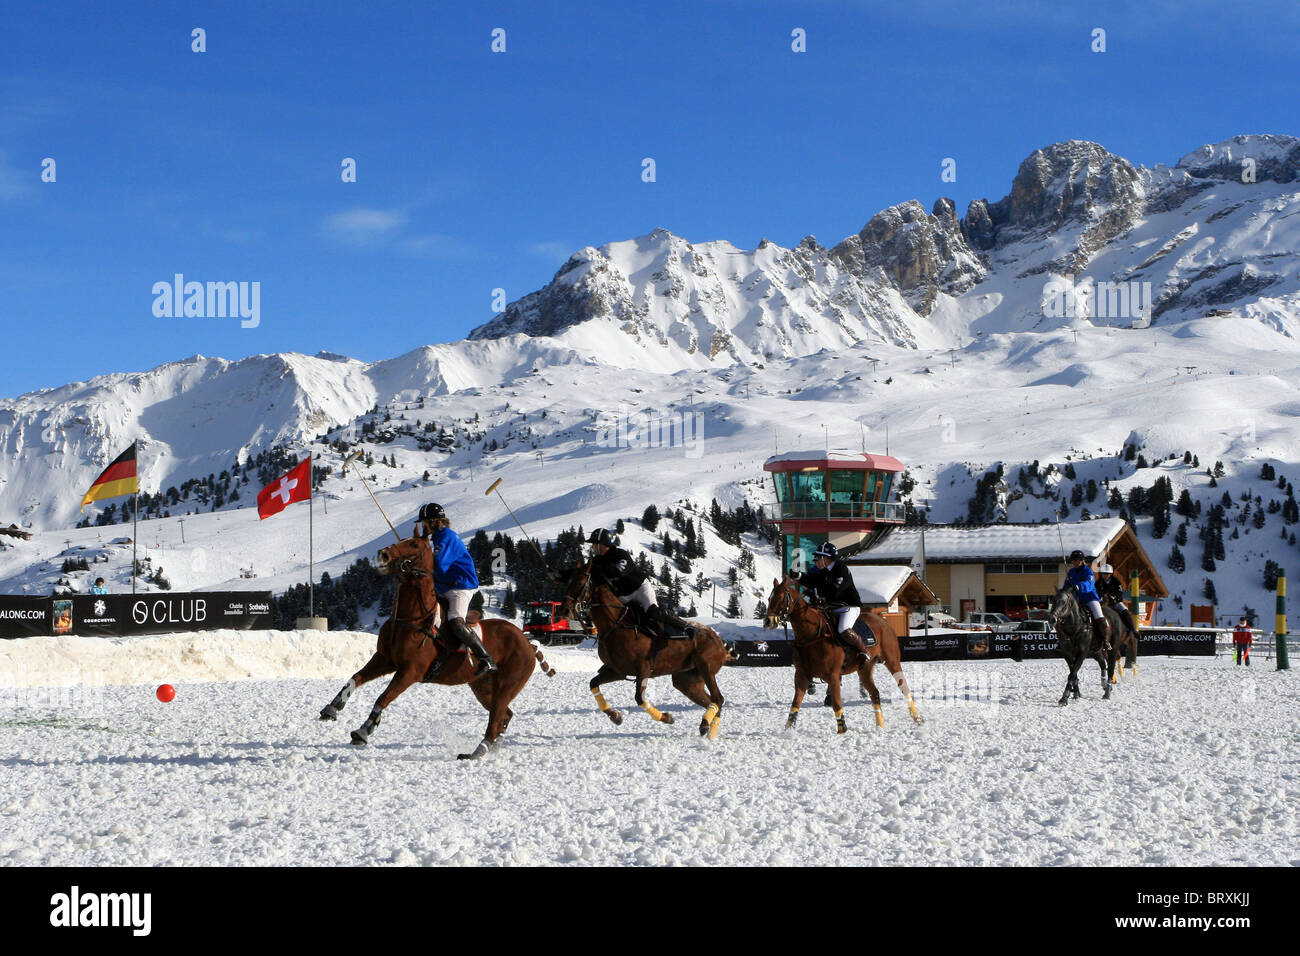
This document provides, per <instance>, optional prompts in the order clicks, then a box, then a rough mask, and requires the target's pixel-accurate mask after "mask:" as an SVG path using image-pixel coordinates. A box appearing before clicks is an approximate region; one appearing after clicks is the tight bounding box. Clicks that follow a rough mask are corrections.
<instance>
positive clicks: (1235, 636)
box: [1232, 617, 1254, 667]
mask: <svg viewBox="0 0 1300 956" xmlns="http://www.w3.org/2000/svg"><path fill="white" fill-rule="evenodd" d="M1253 640H1254V638H1253V637H1252V636H1251V633H1250V627H1249V626H1248V625H1247V624H1246V619H1245V618H1244V617H1243V618H1242V619H1241V623H1239V624H1238V625H1237V626H1236V627H1235V628H1233V630H1232V648H1233V650H1234V651H1235V652H1236V657H1237V666H1238V667H1240V666H1241V660H1242V658H1243V657H1244V658H1245V659H1246V666H1247V667H1249V666H1250V645H1251V643H1252V642H1253Z"/></svg>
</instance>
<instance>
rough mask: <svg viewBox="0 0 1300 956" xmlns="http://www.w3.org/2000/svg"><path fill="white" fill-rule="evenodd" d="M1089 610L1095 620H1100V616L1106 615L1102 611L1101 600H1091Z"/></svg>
mask: <svg viewBox="0 0 1300 956" xmlns="http://www.w3.org/2000/svg"><path fill="white" fill-rule="evenodd" d="M1088 612H1089V613H1090V614H1091V615H1092V619H1093V620H1094V621H1096V620H1098V619H1100V618H1103V617H1105V615H1104V614H1102V613H1101V602H1100V601H1089V602H1088Z"/></svg>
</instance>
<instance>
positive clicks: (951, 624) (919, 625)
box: [908, 611, 961, 631]
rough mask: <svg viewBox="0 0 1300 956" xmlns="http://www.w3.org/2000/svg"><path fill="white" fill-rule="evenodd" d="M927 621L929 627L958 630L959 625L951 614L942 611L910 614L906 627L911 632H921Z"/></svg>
mask: <svg viewBox="0 0 1300 956" xmlns="http://www.w3.org/2000/svg"><path fill="white" fill-rule="evenodd" d="M927 621H928V622H929V626H930V627H942V628H959V627H961V625H960V624H958V623H957V619H956V618H955V617H953V616H952V615H951V614H945V613H944V612H943V611H931V612H930V613H929V614H912V615H911V616H910V617H909V618H908V627H909V628H910V629H911V630H913V631H918V630H923V629H924V628H925V627H926V623H927Z"/></svg>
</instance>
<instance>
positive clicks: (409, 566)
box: [381, 548, 438, 647]
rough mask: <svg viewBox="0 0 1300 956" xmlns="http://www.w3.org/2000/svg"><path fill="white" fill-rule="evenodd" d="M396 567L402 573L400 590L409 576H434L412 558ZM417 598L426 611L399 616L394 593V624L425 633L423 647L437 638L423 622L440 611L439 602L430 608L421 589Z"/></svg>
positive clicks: (406, 559)
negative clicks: (430, 640)
mask: <svg viewBox="0 0 1300 956" xmlns="http://www.w3.org/2000/svg"><path fill="white" fill-rule="evenodd" d="M384 550H385V551H386V550H388V549H387V548H385V549H384ZM381 553H382V552H381ZM388 564H389V562H387V561H385V562H384V566H385V567H387V566H388ZM396 567H397V572H398V574H399V575H400V577H399V578H398V581H397V587H398V591H399V592H400V590H401V587H402V585H403V584H406V583H407V581H406V578H407V577H413V578H418V577H433V572H432V571H429V570H426V569H425V568H420V567H416V566H415V564H414V562H413V561H412V560H411V559H410V558H403V559H402V560H401V561H399V562H398V563H397V566H396ZM416 598H417V599H418V600H419V602H420V608H421V609H422V610H423V611H424V613H423V614H421V615H420V616H419V617H398V616H397V594H394V595H393V616H392V620H393V623H394V624H401V625H405V626H407V627H410V629H411V630H413V631H419V632H420V633H421V634H423V635H424V637H423V638H422V639H421V640H420V647H423V646H424V645H425V642H426V641H428V640H429V639H430V638H432V639H434V640H437V635H436V634H434V633H433V631H432V630H430V629H429V628H428V627H427V626H424V625H423V624H422V622H424V621H427V620H429V619H430V618H432V617H434V616H435V615H436V614H437V613H438V602H437V600H436V599H435V600H434V602H433V607H432V608H428V606H427V605H426V604H425V603H424V591H423V590H419V591H417V592H416Z"/></svg>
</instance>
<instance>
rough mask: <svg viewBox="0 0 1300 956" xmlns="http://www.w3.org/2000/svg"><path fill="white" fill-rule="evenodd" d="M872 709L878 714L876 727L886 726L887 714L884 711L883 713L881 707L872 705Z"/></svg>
mask: <svg viewBox="0 0 1300 956" xmlns="http://www.w3.org/2000/svg"><path fill="white" fill-rule="evenodd" d="M871 709H872V710H874V711H875V712H876V726H877V727H883V726H885V714H884V712H883V711H881V709H880V705H879V704H872V705H871Z"/></svg>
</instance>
